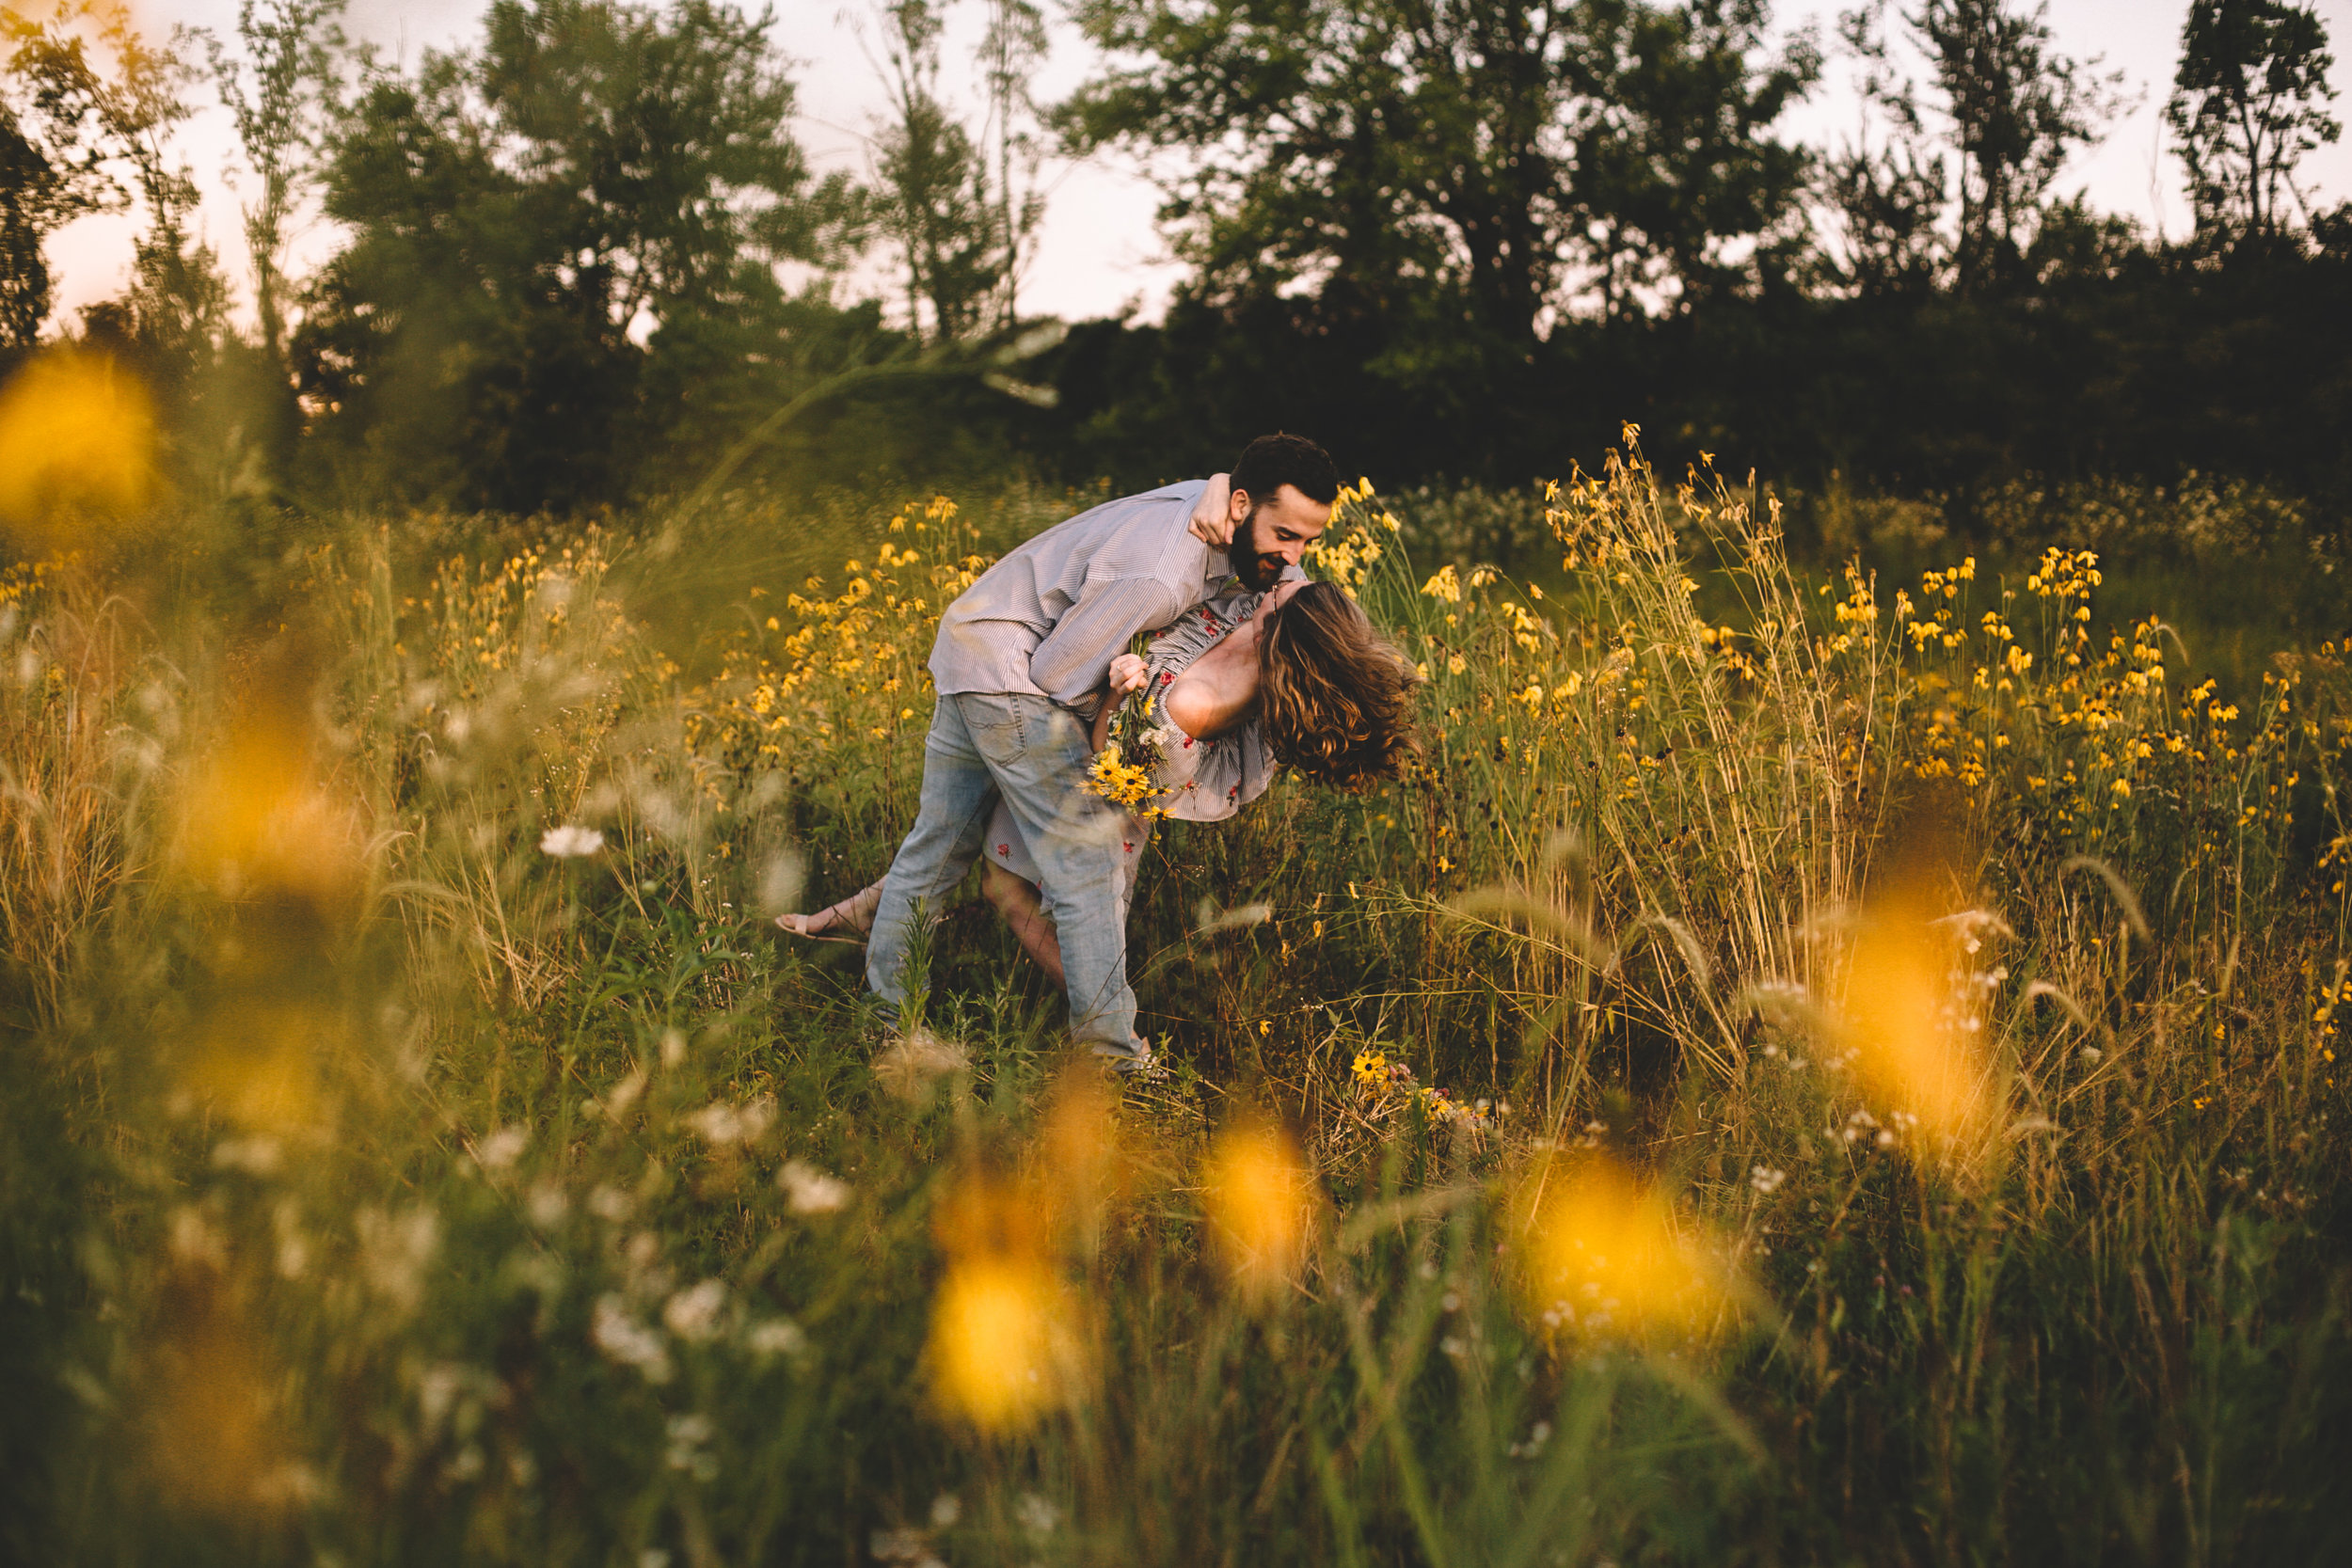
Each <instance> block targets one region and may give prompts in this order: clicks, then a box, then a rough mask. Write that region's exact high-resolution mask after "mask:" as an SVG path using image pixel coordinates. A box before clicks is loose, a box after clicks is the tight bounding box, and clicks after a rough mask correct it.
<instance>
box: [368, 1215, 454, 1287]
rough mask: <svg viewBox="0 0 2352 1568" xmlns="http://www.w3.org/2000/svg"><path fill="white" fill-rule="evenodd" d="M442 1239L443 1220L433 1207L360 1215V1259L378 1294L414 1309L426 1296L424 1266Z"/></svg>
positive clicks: (429, 1261)
mask: <svg viewBox="0 0 2352 1568" xmlns="http://www.w3.org/2000/svg"><path fill="white" fill-rule="evenodd" d="M440 1242H441V1220H440V1216H439V1215H437V1214H436V1213H435V1212H433V1211H432V1210H430V1209H411V1210H409V1211H408V1212H406V1213H405V1214H388V1213H385V1212H382V1211H381V1210H376V1209H369V1210H364V1211H362V1212H360V1215H359V1254H360V1258H359V1261H360V1267H361V1270H362V1272H364V1273H365V1274H366V1275H367V1279H368V1283H369V1284H370V1285H371V1286H373V1287H374V1289H375V1291H376V1293H377V1294H378V1295H380V1296H382V1297H384V1299H385V1300H387V1301H389V1302H390V1303H391V1304H392V1305H393V1306H395V1307H399V1308H400V1309H401V1310H402V1311H412V1310H414V1309H415V1307H416V1305H417V1303H418V1302H419V1301H420V1300H421V1299H422V1297H423V1295H424V1271H425V1266H426V1265H427V1264H429V1263H431V1262H432V1261H433V1254H434V1252H435V1251H436V1250H437V1248H438V1247H439V1245H440Z"/></svg>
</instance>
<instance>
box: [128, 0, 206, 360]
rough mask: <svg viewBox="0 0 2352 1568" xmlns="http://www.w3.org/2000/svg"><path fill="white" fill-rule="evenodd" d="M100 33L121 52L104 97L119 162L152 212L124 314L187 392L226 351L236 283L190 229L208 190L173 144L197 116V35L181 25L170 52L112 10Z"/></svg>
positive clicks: (136, 253) (137, 337)
mask: <svg viewBox="0 0 2352 1568" xmlns="http://www.w3.org/2000/svg"><path fill="white" fill-rule="evenodd" d="M98 15H99V17H100V20H101V26H100V30H99V36H100V38H101V40H103V42H104V43H105V44H106V46H107V48H108V49H109V51H110V52H111V53H112V54H113V55H114V59H115V66H116V73H115V75H114V76H113V77H112V78H111V79H110V80H107V81H106V82H105V83H104V92H103V96H102V98H101V100H100V103H101V112H102V113H103V117H104V119H105V122H106V126H107V130H108V133H109V135H111V136H112V138H113V140H114V144H115V147H116V149H117V150H118V154H119V157H120V158H121V159H122V160H123V161H124V162H126V163H128V164H129V165H130V166H131V175H132V182H133V183H134V184H135V186H136V188H137V192H138V197H139V201H140V204H141V205H142V206H143V207H144V208H145V210H146V213H147V228H146V229H145V230H143V231H142V232H141V233H140V235H139V237H138V239H137V241H136V242H135V245H134V247H133V255H132V281H131V289H130V292H129V293H127V294H126V295H125V296H124V297H123V298H122V299H121V300H120V301H119V302H118V304H117V307H116V309H117V312H118V319H119V320H121V321H122V322H123V323H124V325H126V326H127V328H128V332H129V336H130V337H131V339H132V340H133V341H135V342H136V343H137V344H139V345H140V347H141V348H142V349H143V350H144V351H145V352H146V354H147V356H149V357H150V358H151V360H152V361H153V362H154V363H153V367H152V368H153V369H155V370H156V371H158V372H162V373H163V374H164V375H165V376H166V377H167V378H168V379H170V380H172V381H175V382H178V383H180V384H182V385H183V386H184V385H185V384H187V383H188V381H189V380H190V379H191V378H192V377H193V376H194V375H195V373H196V372H197V370H198V368H199V365H200V364H201V363H203V362H204V361H205V360H206V359H207V358H208V357H209V356H211V354H212V353H213V351H214V350H215V348H216V347H217V346H218V344H219V341H220V337H221V334H222V333H223V332H224V331H225V330H226V329H227V325H228V315H229V284H228V280H227V278H225V277H223V276H222V275H221V270H220V264H219V259H218V257H217V256H216V255H215V253H214V251H213V248H212V247H211V246H210V245H204V244H202V243H200V242H199V241H197V240H196V239H195V237H194V236H193V235H192V234H191V233H190V232H189V225H188V219H189V216H190V214H193V213H194V212H195V210H196V206H197V202H198V199H199V193H198V191H197V186H196V178H195V174H194V171H193V170H191V169H190V168H189V167H188V166H187V164H186V163H185V162H184V161H183V160H182V159H180V158H179V156H178V154H177V153H176V152H175V151H174V150H173V147H172V138H173V136H174V135H175V133H176V132H177V131H178V129H179V127H180V126H181V125H182V124H183V122H185V121H186V119H188V117H189V116H190V114H192V113H193V112H194V110H193V108H192V106H191V105H190V104H189V103H188V100H187V96H186V94H187V89H188V88H189V87H191V86H192V85H193V84H194V82H195V80H196V67H195V65H194V64H193V63H192V59H193V56H194V55H195V52H196V42H197V40H196V36H195V34H194V33H193V32H191V31H190V30H189V29H188V28H185V27H178V26H175V27H174V28H173V29H172V30H171V34H170V37H169V39H168V40H167V42H166V44H165V46H164V47H163V48H161V49H157V48H154V47H151V45H149V44H148V43H147V41H146V40H144V39H142V38H141V37H140V36H139V35H138V33H137V32H136V31H135V29H134V28H133V27H132V25H131V15H130V12H129V11H128V10H127V9H125V8H122V7H120V6H112V7H109V8H105V9H103V10H101V11H100V12H99V13H98Z"/></svg>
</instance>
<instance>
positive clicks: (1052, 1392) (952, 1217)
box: [930, 1171, 1087, 1433]
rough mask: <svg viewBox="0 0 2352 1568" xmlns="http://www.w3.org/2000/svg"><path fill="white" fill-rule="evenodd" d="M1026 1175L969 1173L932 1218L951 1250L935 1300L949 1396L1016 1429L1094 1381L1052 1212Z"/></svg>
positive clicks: (1001, 1428) (952, 1405)
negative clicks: (1056, 1250) (1054, 1245)
mask: <svg viewBox="0 0 2352 1568" xmlns="http://www.w3.org/2000/svg"><path fill="white" fill-rule="evenodd" d="M1035 1196H1036V1195H1035V1194H1034V1192H1032V1191H1031V1189H1030V1188H1029V1187H1028V1185H1027V1184H1025V1183H1019V1182H1012V1181H1007V1180H1001V1179H999V1178H997V1177H995V1176H993V1175H992V1174H989V1173H987V1172H984V1171H974V1172H971V1173H969V1174H967V1175H966V1176H965V1177H964V1178H963V1180H961V1182H960V1183H959V1184H958V1185H957V1188H956V1191H955V1192H954V1193H953V1194H952V1195H951V1196H949V1198H948V1199H947V1201H946V1203H945V1204H943V1205H941V1207H940V1211H939V1213H938V1216H937V1218H936V1220H935V1221H934V1224H933V1230H934V1233H935V1234H936V1235H937V1236H938V1238H939V1243H940V1245H941V1247H942V1248H943V1249H945V1250H946V1253H947V1255H948V1264H947V1274H946V1278H944V1279H943V1280H941V1281H940V1286H939V1296H938V1299H937V1300H936V1301H935V1302H934V1303H933V1304H932V1307H931V1338H930V1367H931V1378H932V1383H933V1386H934V1387H935V1389H936V1391H937V1394H938V1397H939V1401H940V1403H941V1404H942V1405H943V1406H944V1407H946V1409H947V1410H948V1411H949V1412H950V1413H951V1414H953V1415H956V1416H960V1417H961V1418H963V1419H965V1420H968V1421H970V1422H971V1423H972V1424H973V1425H974V1426H976V1427H977V1428H979V1429H980V1430H981V1431H982V1432H989V1433H996V1432H1009V1431H1012V1430H1015V1429H1017V1428H1020V1427H1025V1426H1027V1425H1028V1424H1030V1423H1031V1422H1032V1421H1035V1420H1036V1419H1037V1418H1040V1417H1041V1416H1043V1415H1045V1414H1047V1413H1049V1412H1051V1411H1054V1410H1057V1409H1060V1408H1063V1407H1064V1406H1067V1405H1069V1404H1071V1403H1072V1402H1074V1401H1075V1400H1076V1399H1077V1398H1078V1397H1079V1396H1080V1395H1081V1394H1082V1393H1083V1392H1084V1391H1085V1388H1086V1384H1087V1357H1086V1354H1085V1347H1084V1342H1083V1340H1082V1339H1081V1338H1080V1335H1079V1333H1078V1323H1077V1310H1076V1303H1075V1302H1074V1301H1073V1297H1072V1294H1071V1291H1069V1289H1068V1288H1067V1287H1066V1286H1065V1285H1064V1284H1063V1283H1062V1281H1061V1278H1060V1276H1059V1274H1058V1272H1057V1268H1056V1266H1055V1262H1054V1258H1053V1254H1052V1250H1051V1247H1050V1241H1051V1236H1052V1221H1053V1216H1052V1215H1051V1214H1050V1213H1048V1212H1045V1210H1044V1209H1043V1208H1042V1207H1041V1205H1040V1204H1038V1203H1037V1202H1036V1201H1035Z"/></svg>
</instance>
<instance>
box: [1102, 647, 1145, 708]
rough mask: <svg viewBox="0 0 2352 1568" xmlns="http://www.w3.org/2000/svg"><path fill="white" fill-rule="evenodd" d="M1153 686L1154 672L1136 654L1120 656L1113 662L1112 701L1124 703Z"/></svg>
mask: <svg viewBox="0 0 2352 1568" xmlns="http://www.w3.org/2000/svg"><path fill="white" fill-rule="evenodd" d="M1151 684H1152V672H1151V670H1150V669H1149V668H1148V667H1146V665H1145V664H1144V662H1143V660H1142V659H1140V658H1137V657H1136V656H1135V655H1134V654H1120V656H1119V657H1117V658H1115V659H1112V660H1111V699H1110V700H1111V701H1112V702H1113V703H1123V702H1125V701H1126V700H1127V699H1128V698H1129V697H1132V696H1134V695H1135V694H1136V692H1138V691H1140V690H1142V689H1144V688H1145V687H1147V686H1149V685H1151Z"/></svg>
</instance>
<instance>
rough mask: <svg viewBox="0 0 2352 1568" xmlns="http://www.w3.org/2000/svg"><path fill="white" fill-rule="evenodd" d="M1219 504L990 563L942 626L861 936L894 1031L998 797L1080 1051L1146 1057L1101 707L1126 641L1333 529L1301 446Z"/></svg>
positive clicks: (1198, 492)
mask: <svg viewBox="0 0 2352 1568" xmlns="http://www.w3.org/2000/svg"><path fill="white" fill-rule="evenodd" d="M1220 477H1221V476H1220ZM1221 488H1222V486H1220V485H1219V483H1218V482H1217V481H1203V480H1190V481H1186V482H1185V483H1180V484H1170V485H1168V486H1165V487H1164V488H1161V489H1158V490H1152V491H1150V492H1148V493H1146V494H1144V495H1140V496H1128V497H1124V498H1122V499H1119V500H1114V501H1106V502H1104V504H1103V505H1101V506H1098V507H1096V508H1094V509H1093V510H1092V511H1090V512H1086V513H1081V514H1080V515H1077V516H1075V517H1073V518H1071V519H1070V520H1069V521H1068V522H1065V523H1060V524H1057V526H1055V527H1053V528H1050V529H1048V530H1046V531H1044V532H1043V533H1041V534H1039V535H1038V536H1037V537H1036V538H1034V539H1031V540H1029V541H1028V542H1027V543H1026V544H1024V545H1022V546H1020V547H1019V548H1017V549H1015V550H1013V551H1012V552H1011V553H1010V554H1009V555H1007V556H1006V557H1005V558H1004V559H1003V560H1001V561H999V562H996V564H995V565H993V566H992V567H990V568H989V570H988V572H987V573H986V574H985V575H984V576H982V577H981V578H980V579H979V581H977V582H976V583H974V584H973V585H972V586H971V587H970V588H967V589H965V590H964V591H963V593H962V594H960V595H959V596H958V597H957V599H956V601H955V602H954V603H953V604H951V605H949V606H948V607H947V610H946V613H945V614H943V615H942V616H941V617H940V622H939V637H938V640H937V641H935V642H934V643H933V644H932V646H931V659H930V672H931V679H932V682H933V684H934V686H935V687H936V688H937V690H938V705H937V706H936V708H935V709H934V710H933V713H932V717H931V729H930V737H929V739H927V740H926V741H925V743H924V748H923V790H922V800H921V803H920V805H919V806H918V807H917V811H916V816H915V821H914V831H912V832H909V833H908V834H907V837H906V842H905V843H904V844H902V845H900V846H899V847H898V855H897V857H896V858H895V859H894V860H892V861H891V863H890V871H889V874H888V875H887V876H885V877H884V878H883V879H882V903H881V905H880V907H879V908H877V909H876V911H874V926H873V930H872V932H871V934H870V935H869V936H868V937H867V939H866V985H867V986H868V988H870V989H871V990H873V992H874V993H875V995H876V996H878V997H879V998H881V1000H882V1006H883V1010H884V1011H885V1012H886V1013H887V1014H889V1015H890V1016H892V1017H896V1016H897V1015H898V1008H899V1006H900V1005H901V1004H903V1003H904V1001H905V1000H906V992H905V974H904V971H905V968H906V961H907V948H908V944H909V941H910V939H911V937H912V935H913V933H914V922H915V919H916V911H918V910H920V911H928V912H929V913H930V914H936V913H937V912H938V911H939V909H940V907H941V905H942V904H943V903H944V902H945V900H946V895H947V894H948V892H949V891H950V890H951V889H953V888H954V887H955V885H956V884H957V883H958V882H960V881H961V880H962V879H963V875H964V873H965V871H967V870H968V869H970V867H971V864H972V862H973V859H974V857H975V856H976V855H977V853H978V851H979V848H980V837H981V834H982V832H983V830H984V829H985V828H986V827H987V825H988V819H989V816H990V815H991V814H992V813H993V811H994V809H995V805H996V801H997V799H998V797H999V796H1000V795H1001V796H1002V798H1003V800H1004V801H1005V803H1006V805H1007V806H1008V807H1009V809H1010V811H1011V813H1012V816H1013V819H1014V820H1015V821H1016V822H1018V823H1019V824H1020V826H1021V832H1022V834H1023V835H1024V837H1025V838H1026V839H1027V841H1028V843H1029V845H1030V847H1031V850H1032V852H1033V853H1034V855H1035V856H1036V859H1037V863H1038V868H1039V870H1040V871H1041V873H1042V874H1043V879H1044V883H1045V887H1044V895H1045V904H1046V909H1047V911H1048V912H1049V913H1050V914H1052V916H1053V917H1054V924H1055V927H1056V929H1057V935H1058V938H1059V941H1060V943H1061V959H1062V974H1063V982H1064V985H1065V987H1066V989H1067V994H1068V996H1069V999H1070V1032H1071V1034H1072V1036H1073V1037H1074V1038H1075V1039H1077V1040H1078V1041H1080V1042H1082V1043H1084V1044H1085V1045H1087V1046H1089V1048H1091V1049H1092V1050H1093V1051H1095V1052H1096V1053H1099V1054H1101V1055H1103V1056H1104V1057H1107V1058H1109V1059H1110V1060H1111V1061H1112V1063H1113V1065H1115V1066H1118V1067H1120V1068H1121V1069H1130V1068H1132V1067H1134V1066H1136V1065H1138V1064H1139V1063H1140V1062H1141V1060H1142V1059H1143V1054H1144V1053H1143V1049H1142V1047H1141V1045H1140V1044H1139V1042H1138V1041H1137V1040H1136V1033H1135V1019H1136V998H1135V992H1134V991H1132V990H1129V989H1128V986H1127V932H1126V927H1125V924H1124V923H1123V922H1122V921H1120V919H1119V916H1118V899H1117V886H1118V882H1117V877H1118V869H1119V845H1118V842H1117V840H1118V838H1119V830H1118V821H1119V818H1118V814H1117V812H1116V810H1115V809H1114V808H1113V807H1111V806H1110V805H1109V803H1108V802H1106V801H1104V800H1101V799H1099V798H1097V797H1095V796H1093V795H1090V794H1089V793H1088V792H1087V791H1086V790H1085V789H1084V788H1083V787H1081V785H1082V781H1083V780H1084V778H1085V774H1086V768H1087V764H1088V762H1089V760H1090V758H1089V749H1088V740H1089V721H1090V720H1091V719H1092V717H1093V714H1094V707H1095V704H1096V701H1097V694H1098V692H1099V691H1100V690H1101V689H1103V687H1104V682H1105V679H1106V677H1107V673H1108V671H1109V668H1110V662H1111V660H1112V659H1113V658H1115V657H1118V656H1119V655H1120V654H1122V653H1124V652H1126V650H1127V644H1128V642H1129V641H1131V640H1132V639H1133V638H1134V637H1135V636H1136V633H1138V632H1143V631H1150V630H1152V629H1154V628H1156V627H1159V626H1167V625H1168V623H1169V622H1171V621H1173V620H1175V619H1176V618H1177V617H1178V616H1180V615H1182V614H1183V613H1184V611H1185V610H1190V609H1191V608H1192V607H1193V606H1195V605H1197V604H1200V603H1201V602H1202V601H1203V600H1205V599H1208V598H1211V597H1213V596H1214V595H1215V594H1216V593H1217V592H1218V590H1219V589H1220V588H1222V587H1224V586H1226V585H1227V583H1228V582H1229V581H1230V580H1231V579H1233V578H1238V579H1239V580H1240V582H1241V584H1242V586H1243V587H1245V588H1248V589H1251V590H1254V591H1259V592H1263V590H1265V589H1268V588H1271V587H1273V586H1274V584H1275V583H1276V582H1277V581H1279V579H1280V578H1283V577H1284V576H1286V575H1293V576H1295V575H1297V574H1298V571H1299V566H1298V562H1299V558H1300V557H1301V556H1302V555H1304V554H1305V552H1306V549H1307V546H1309V545H1311V544H1312V543H1314V541H1315V540H1316V539H1318V538H1320V537H1321V536H1322V533H1323V531H1324V529H1325V528H1326V527H1327V526H1328V525H1329V523H1330V520H1331V506H1332V503H1333V502H1334V501H1335V500H1336V499H1338V497H1339V476H1338V473H1337V472H1336V471H1335V470H1334V469H1333V467H1332V466H1331V459H1330V458H1329V457H1328V456H1327V455H1326V453H1325V452H1324V451H1323V449H1322V448H1321V447H1319V446H1317V445H1315V444H1314V443H1313V442H1312V441H1310V440H1307V439H1306V438H1305V437H1303V436H1260V437H1259V438H1258V439H1256V440H1254V441H1252V442H1250V443H1249V445H1248V448H1247V449H1245V450H1244V451H1243V452H1242V454H1241V460H1240V461H1239V462H1237V463H1235V464H1234V465H1233V471H1232V477H1231V488H1230V494H1226V495H1223V496H1222V497H1220V495H1219V490H1220V489H1221Z"/></svg>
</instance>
